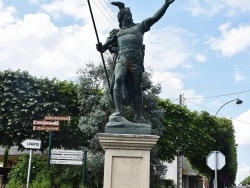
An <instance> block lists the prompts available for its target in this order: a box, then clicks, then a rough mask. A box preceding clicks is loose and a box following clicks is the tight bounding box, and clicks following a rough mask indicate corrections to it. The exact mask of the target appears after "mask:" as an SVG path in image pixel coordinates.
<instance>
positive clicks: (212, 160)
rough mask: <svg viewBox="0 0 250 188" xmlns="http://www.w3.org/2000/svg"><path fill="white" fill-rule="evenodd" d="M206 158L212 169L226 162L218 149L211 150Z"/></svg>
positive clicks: (220, 167) (220, 166)
mask: <svg viewBox="0 0 250 188" xmlns="http://www.w3.org/2000/svg"><path fill="white" fill-rule="evenodd" d="M206 160H207V166H209V167H210V168H211V169H212V170H220V169H222V167H223V166H224V165H225V164H226V161H225V156H224V155H223V154H222V153H221V152H220V151H211V152H210V153H209V154H208V156H207V158H206Z"/></svg>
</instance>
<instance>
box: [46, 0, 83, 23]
mask: <svg viewBox="0 0 250 188" xmlns="http://www.w3.org/2000/svg"><path fill="white" fill-rule="evenodd" d="M41 7H42V9H43V10H45V11H46V12H47V13H51V14H52V15H54V16H55V17H60V15H61V14H62V13H63V14H65V15H69V16H73V17H75V18H76V19H83V18H84V17H85V16H84V15H85V14H86V11H83V2H82V1H78V0H56V1H53V2H52V3H50V4H43V5H42V6H41Z"/></svg>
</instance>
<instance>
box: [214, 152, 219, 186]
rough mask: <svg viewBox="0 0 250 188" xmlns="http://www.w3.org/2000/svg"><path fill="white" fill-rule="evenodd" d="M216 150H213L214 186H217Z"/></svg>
mask: <svg viewBox="0 0 250 188" xmlns="http://www.w3.org/2000/svg"><path fill="white" fill-rule="evenodd" d="M217 153H218V152H217V151H215V170H214V185H215V186H214V188H217V168H218V167H217V158H218V157H217Z"/></svg>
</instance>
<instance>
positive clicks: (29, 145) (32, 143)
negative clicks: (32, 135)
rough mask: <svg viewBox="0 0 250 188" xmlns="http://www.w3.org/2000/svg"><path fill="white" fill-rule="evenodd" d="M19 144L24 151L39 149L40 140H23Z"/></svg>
mask: <svg viewBox="0 0 250 188" xmlns="http://www.w3.org/2000/svg"><path fill="white" fill-rule="evenodd" d="M21 144H22V145H23V147H25V148H26V149H41V140H24V141H23V142H22V143H21Z"/></svg>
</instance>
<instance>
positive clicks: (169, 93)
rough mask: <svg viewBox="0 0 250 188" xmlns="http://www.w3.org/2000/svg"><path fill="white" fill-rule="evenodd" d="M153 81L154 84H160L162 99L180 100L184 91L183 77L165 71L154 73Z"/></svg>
mask: <svg viewBox="0 0 250 188" xmlns="http://www.w3.org/2000/svg"><path fill="white" fill-rule="evenodd" d="M152 81H153V82H154V83H160V84H161V87H162V93H161V94H160V97H161V98H162V99H166V98H170V99H172V100H174V99H175V98H178V96H179V95H180V94H181V91H182V89H183V82H182V81H181V75H179V74H176V73H172V72H168V71H164V72H155V71H154V72H153V77H152Z"/></svg>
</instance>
